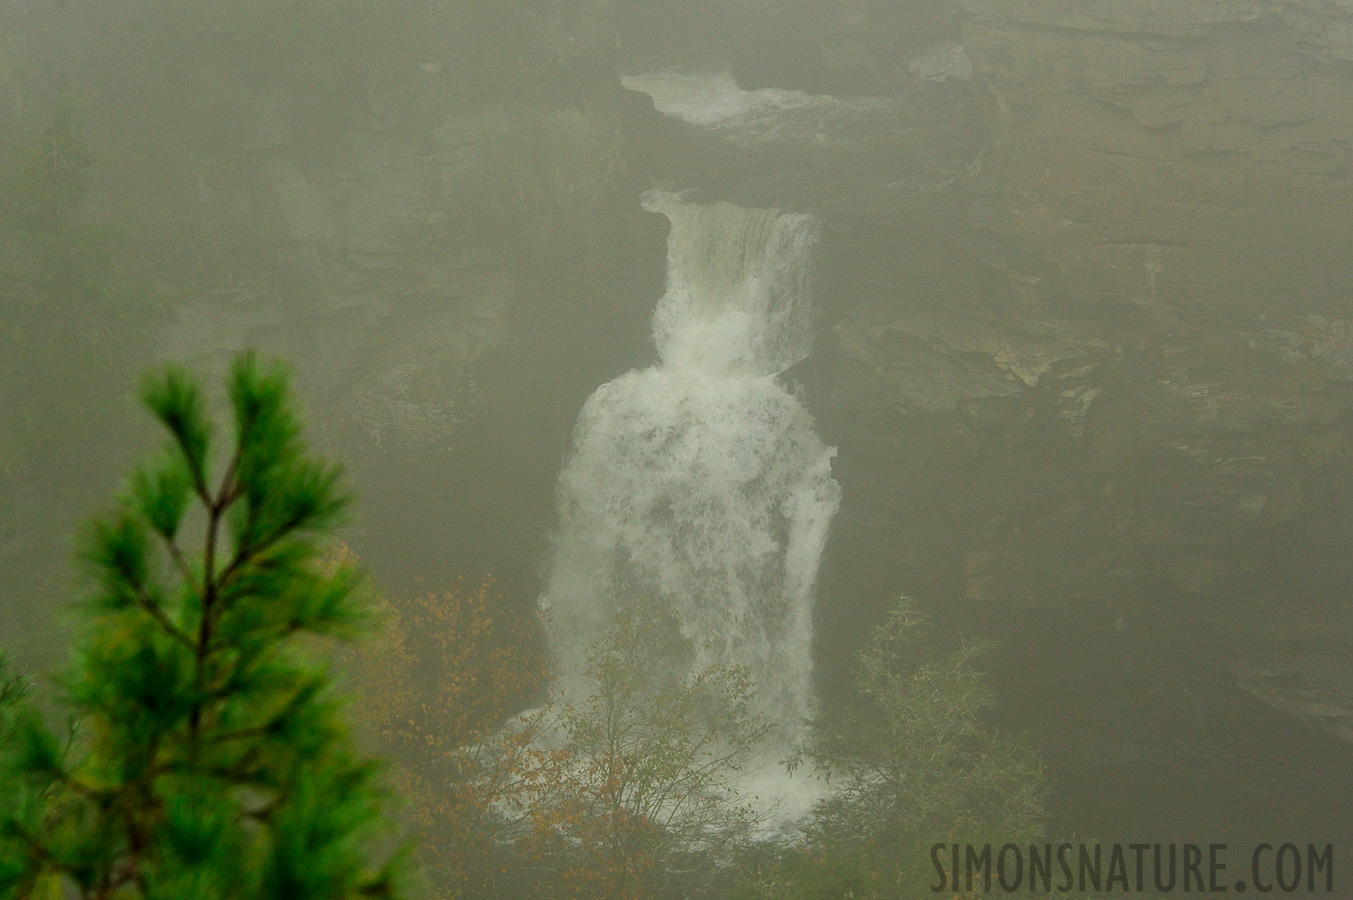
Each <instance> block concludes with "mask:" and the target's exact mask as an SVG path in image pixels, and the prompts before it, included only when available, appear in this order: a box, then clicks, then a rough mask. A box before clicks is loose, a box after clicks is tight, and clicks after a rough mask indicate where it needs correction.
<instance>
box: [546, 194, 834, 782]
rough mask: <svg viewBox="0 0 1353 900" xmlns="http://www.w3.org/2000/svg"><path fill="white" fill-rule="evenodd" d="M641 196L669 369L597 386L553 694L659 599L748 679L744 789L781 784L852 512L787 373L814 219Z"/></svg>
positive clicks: (565, 567)
mask: <svg viewBox="0 0 1353 900" xmlns="http://www.w3.org/2000/svg"><path fill="white" fill-rule="evenodd" d="M644 203H645V206H646V208H648V209H650V210H653V211H657V212H661V213H663V214H665V215H666V216H667V217H668V219H669V220H670V221H671V233H670V237H669V239H668V256H667V286H666V291H665V293H664V295H663V297H662V299H661V300H660V301H659V303H658V307H657V310H656V312H655V314H654V317H653V338H654V341H655V343H656V344H657V348H658V351H659V356H660V362H659V364H658V365H656V366H653V367H652V368H648V369H645V370H643V371H631V372H629V373H627V374H625V375H622V376H620V377H619V378H616V379H615V380H613V381H611V382H609V383H607V384H604V385H602V386H601V387H600V388H598V389H597V390H596V392H595V393H594V394H593V395H592V396H591V397H590V398H589V399H588V401H587V403H586V405H585V406H584V407H583V410H582V412H581V414H580V415H579V419H578V422H577V425H576V427H575V430H574V434H573V448H572V452H571V455H570V457H569V459H568V461H567V463H566V465H565V467H564V470H563V473H562V474H561V476H560V480H559V485H558V503H559V529H558V532H557V534H556V536H555V541H554V546H553V558H552V563H551V569H550V574H549V579H548V583H547V588H546V593H545V596H544V597H543V598H542V606H544V607H546V608H547V609H548V617H547V623H548V624H547V630H548V636H549V641H550V645H551V652H552V654H553V657H554V660H555V663H556V667H557V672H558V675H557V678H556V683H555V688H554V692H555V694H556V696H557V697H559V698H561V699H564V700H569V699H570V698H571V697H572V696H574V695H575V694H576V691H578V690H580V689H581V688H579V686H578V685H579V675H578V673H579V672H580V671H581V668H582V666H583V664H584V660H585V655H586V653H587V650H588V648H589V647H590V646H592V645H593V643H594V642H595V641H597V640H598V639H600V638H601V637H602V636H603V635H604V634H606V632H607V630H608V629H609V628H610V627H611V624H612V621H613V617H614V614H615V612H616V610H617V608H618V606H619V605H620V604H622V603H626V602H629V601H633V600H640V599H641V600H643V601H644V602H649V603H655V604H660V606H661V608H663V609H664V610H665V611H667V612H669V613H670V614H671V616H672V618H673V619H674V620H675V622H676V623H677V624H678V626H679V628H680V630H681V635H682V637H683V638H684V639H685V640H686V641H687V642H688V643H689V645H690V647H691V648H692V650H691V652H692V654H693V658H692V659H691V660H690V665H691V667H692V669H695V668H697V667H704V666H708V665H711V664H713V665H736V666H741V667H744V668H745V669H746V670H747V671H748V672H749V673H750V675H751V678H752V679H753V680H754V681H755V683H756V689H757V693H756V704H757V708H758V712H760V714H761V715H762V716H764V718H765V719H766V720H767V721H768V722H769V723H770V725H771V726H772V740H771V741H770V743H769V746H768V747H767V748H766V750H765V752H764V754H763V756H764V759H763V762H764V765H763V766H762V769H761V770H760V772H759V774H758V773H753V774H751V775H749V776H748V779H749V788H750V789H751V790H754V791H756V792H758V793H763V792H764V791H765V790H766V789H767V788H769V789H770V790H771V791H780V792H781V793H783V792H784V791H785V790H787V789H788V785H787V784H786V783H784V781H783V780H784V778H785V777H786V776H784V775H783V769H782V768H780V767H779V766H778V765H777V761H778V760H780V759H783V758H784V754H785V751H786V750H787V749H788V748H789V747H790V746H791V745H792V744H793V743H794V741H795V739H796V738H797V737H798V735H799V732H800V728H801V723H802V721H803V720H804V719H805V718H806V717H808V716H810V715H811V714H812V712H813V709H814V697H813V689H812V653H811V647H812V633H813V623H812V619H813V595H814V586H815V581H816V578H817V570H818V563H819V559H820V557H821V555H822V550H823V546H824V544H825V542H826V538H827V532H828V529H829V526H830V524H831V521H832V518H833V516H834V515H835V514H836V510H837V507H838V506H839V504H840V488H839V486H838V485H837V483H836V482H835V481H834V480H833V479H832V476H831V459H832V457H833V456H834V455H835V452H836V451H835V448H831V447H827V446H825V445H824V444H823V442H822V440H821V439H820V438H819V437H818V436H817V434H816V433H815V432H814V427H813V420H812V417H811V416H810V415H809V413H808V412H807V410H806V409H804V407H803V406H802V404H801V403H800V402H799V401H798V400H797V399H796V398H795V397H794V396H792V395H791V394H790V393H789V392H787V391H786V390H785V389H784V388H783V387H782V386H781V385H780V384H779V383H778V382H777V380H776V378H775V376H776V375H777V374H778V373H780V372H782V371H783V370H784V369H786V368H788V367H789V366H791V365H793V364H794V363H796V362H798V361H800V360H802V359H803V358H805V357H806V356H807V355H808V353H809V351H810V349H811V324H812V308H811V298H810V294H809V281H810V276H811V264H812V251H813V245H814V243H815V240H816V234H817V225H816V221H815V220H814V219H813V218H812V217H810V216H805V215H793V214H783V213H780V212H779V211H777V210H766V209H743V208H740V207H738V206H734V205H732V204H729V203H714V204H706V205H702V204H695V203H690V202H687V201H685V200H683V199H681V197H680V196H679V195H674V194H670V193H665V192H657V191H651V192H649V193H648V194H646V195H645V196H644ZM763 799H767V798H765V797H764V796H763ZM787 805H788V806H792V805H794V804H793V803H789V804H787Z"/></svg>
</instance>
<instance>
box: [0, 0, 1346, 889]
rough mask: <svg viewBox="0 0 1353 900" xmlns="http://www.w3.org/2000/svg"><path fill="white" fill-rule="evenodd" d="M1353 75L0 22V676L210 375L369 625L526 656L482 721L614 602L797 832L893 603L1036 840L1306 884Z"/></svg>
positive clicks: (772, 35)
mask: <svg viewBox="0 0 1353 900" xmlns="http://www.w3.org/2000/svg"><path fill="white" fill-rule="evenodd" d="M1351 64H1353V9H1350V8H1349V7H1348V5H1347V4H1346V3H1344V2H1341V0H1304V2H1301V3H1291V2H1286V0H1173V2H1171V3H1169V4H1159V3H1154V2H1151V0H1110V2H1104V3H1094V4H1091V3H1078V2H1075V0H1036V2H1028V0H672V2H664V3H657V2H649V0H533V2H525V0H262V2H254V3H247V4H246V3H226V2H217V0H186V2H185V0H177V2H171V0H119V2H111V0H0V649H4V650H7V651H8V652H9V653H10V656H11V658H12V660H13V661H14V663H15V664H16V666H17V667H18V668H19V669H22V670H24V671H31V672H40V671H43V670H46V669H48V668H49V667H51V666H54V665H56V664H58V663H59V662H60V661H61V660H63V659H64V658H65V657H66V653H67V643H68V640H69V637H70V631H69V628H68V618H69V617H68V615H67V614H66V613H65V612H64V610H65V608H66V604H67V601H68V600H69V599H70V598H72V597H73V596H77V595H78V592H79V587H78V583H77V582H76V580H75V579H74V577H73V576H72V572H73V568H72V565H71V553H72V535H74V534H75V532H76V529H77V526H78V525H79V523H80V522H82V521H83V520H85V519H86V518H87V517H88V515H90V514H91V513H92V512H94V511H95V510H97V509H100V508H103V507H105V506H106V505H107V503H108V502H109V501H110V499H111V498H112V497H113V496H114V495H115V494H116V492H117V491H118V490H119V486H120V485H121V484H122V483H123V477H124V475H125V474H126V472H127V471H128V469H129V466H130V465H131V464H132V462H133V461H134V460H135V459H136V458H137V457H138V455H140V454H142V453H143V452H145V451H146V450H147V449H149V448H151V447H153V446H155V445H156V442H157V441H158V437H157V435H156V434H155V431H154V429H153V427H152V426H151V424H150V422H149V419H148V417H147V416H146V415H145V414H144V412H143V411H141V410H139V409H138V407H137V403H136V401H135V386H136V384H137V379H138V378H139V377H140V376H141V373H142V372H144V371H145V370H147V369H149V368H152V367H154V366H156V365H160V364H162V363H165V362H169V361H174V362H179V363H183V364H185V365H187V366H189V367H190V368H192V369H193V370H195V371H198V372H201V373H203V374H204V376H205V377H206V380H207V382H208V383H211V384H216V383H218V382H219V377H218V376H219V375H220V373H221V372H223V371H224V370H225V368H226V367H227V365H228V363H229V360H230V359H231V358H232V357H234V355H235V354H236V353H237V352H238V351H240V350H242V349H244V348H256V349H257V350H259V351H260V352H262V353H264V354H266V355H270V356H278V357H281V358H283V359H285V360H287V361H288V362H289V363H290V364H291V366H292V367H293V369H294V372H295V379H296V385H297V389H298V392H299V394H300V397H301V399H302V401H303V405H304V409H305V412H306V417H307V423H308V435H309V437H310V439H311V440H312V441H313V443H314V445H315V446H316V447H317V448H318V449H319V450H320V451H322V452H323V453H324V454H326V455H327V456H329V457H331V458H333V459H336V460H339V461H341V462H342V463H343V464H344V465H345V467H346V469H347V472H348V477H349V479H350V482H351V484H352V486H353V489H354V491H355V493H356V494H357V496H358V503H357V507H356V511H355V513H354V516H353V523H352V524H351V525H350V526H348V527H347V529H346V530H345V532H344V534H343V540H344V542H345V543H346V545H347V546H348V547H350V548H351V550H352V552H353V553H354V554H355V555H356V557H357V558H358V559H360V560H361V562H362V564H363V565H365V566H366V567H367V569H368V570H369V571H370V573H371V576H372V578H373V581H374V583H375V585H376V586H377V588H378V590H379V593H380V594H381V595H382V596H384V597H386V598H390V599H391V601H392V602H396V605H398V602H399V601H398V598H406V599H407V598H409V597H413V596H419V595H423V594H426V593H428V592H433V593H440V592H442V591H443V590H449V589H452V588H453V586H455V585H457V584H462V583H464V582H466V581H468V582H470V583H475V584H477V583H479V580H480V579H481V578H483V577H485V576H491V577H492V578H493V579H494V587H493V595H492V598H491V604H492V610H493V614H494V615H495V616H499V617H501V619H502V621H504V622H506V621H512V622H522V623H528V624H525V625H523V626H522V628H521V629H519V630H518V631H515V632H513V634H514V635H515V637H514V638H513V640H515V641H517V642H518V644H519V645H518V646H517V647H516V650H518V651H521V652H524V653H528V654H530V655H532V656H535V657H539V658H541V659H545V660H548V664H547V666H546V668H547V670H548V671H550V672H551V675H550V677H549V678H547V679H546V682H545V683H544V684H543V685H540V686H536V687H535V688H530V689H522V688H521V686H520V685H518V686H517V687H516V688H514V689H513V690H514V691H516V693H513V694H512V702H511V704H510V705H511V706H512V708H511V709H508V710H505V711H504V715H502V716H499V717H498V718H499V719H502V720H506V717H507V716H508V715H513V714H516V713H519V712H522V711H523V710H527V709H529V708H539V707H541V706H542V705H544V704H548V703H550V702H551V701H553V702H554V703H556V704H562V703H565V702H576V703H577V704H578V705H579V706H582V705H585V698H586V693H587V688H586V685H585V684H584V682H583V681H580V680H578V675H577V673H578V672H580V671H583V669H584V667H585V665H586V663H585V660H586V659H587V654H588V652H589V648H591V647H593V646H594V644H595V642H596V641H598V640H601V639H603V638H604V637H605V635H606V634H608V633H609V631H610V629H611V628H612V627H613V625H614V622H615V617H616V611H617V610H618V609H620V608H621V607H623V606H624V605H625V604H626V603H627V602H630V601H635V600H640V599H642V600H643V601H644V602H650V603H657V604H659V605H660V606H661V610H662V612H661V613H654V614H653V615H654V616H655V617H656V618H658V619H663V621H666V619H665V618H663V617H665V616H670V617H671V619H672V622H673V623H674V624H673V628H674V629H675V630H676V631H678V632H679V633H680V635H681V639H682V640H683V641H685V642H686V645H685V646H686V650H685V651H683V654H679V655H678V656H679V658H678V659H677V660H676V661H675V662H670V663H666V665H669V666H670V667H675V668H672V669H671V672H673V673H675V674H674V675H673V677H676V675H679V674H680V673H682V672H686V671H690V672H697V671H701V670H702V669H705V668H710V669H711V670H714V669H719V667H734V668H736V669H737V671H739V672H745V673H747V674H748V675H749V677H750V678H751V681H752V683H753V685H754V688H755V692H754V694H753V700H752V703H751V707H750V709H751V710H752V711H753V712H755V713H756V714H757V715H758V716H761V717H763V718H764V719H765V721H766V722H768V723H769V729H770V733H771V734H772V738H771V739H770V741H769V742H768V743H767V745H766V748H765V749H763V750H761V751H759V755H756V756H755V762H754V764H753V765H751V766H750V768H749V770H748V772H747V773H744V776H743V777H742V779H741V780H740V781H736V783H737V784H738V785H740V789H745V790H746V791H748V792H750V793H753V794H756V795H758V796H759V797H760V798H761V800H769V799H770V798H778V800H779V805H776V804H775V803H767V804H766V805H765V806H764V810H769V811H770V812H769V813H768V818H769V819H770V820H771V821H773V823H774V825H775V827H777V828H779V829H781V832H780V833H781V834H788V833H792V832H793V829H794V828H795V827H796V826H795V823H796V822H798V821H801V820H802V817H803V816H804V814H805V811H806V810H807V808H808V807H809V805H810V804H811V803H813V802H815V801H820V800H822V798H824V797H826V796H828V795H829V794H830V792H831V787H830V785H829V784H828V783H827V782H825V781H824V782H822V783H818V782H816V781H814V780H813V778H812V776H811V775H808V774H805V773H802V772H801V773H798V774H796V775H795V776H793V778H791V777H790V776H789V775H788V774H787V773H785V772H784V771H783V767H782V766H781V765H780V763H781V761H782V760H784V759H786V758H787V757H788V756H789V755H790V754H792V752H793V750H794V747H795V746H796V745H798V744H799V743H800V742H802V741H803V740H805V739H806V736H807V734H808V731H807V730H805V729H806V728H807V726H806V725H805V722H807V721H809V720H812V718H813V717H814V716H816V715H819V714H828V713H830V712H831V711H832V710H835V709H853V708H854V707H855V706H856V705H858V703H859V702H860V701H859V697H858V696H857V693H856V685H857V682H856V681H855V677H856V676H855V673H856V672H857V670H858V668H859V665H858V660H859V653H860V651H861V650H862V649H863V648H864V647H865V646H866V644H867V641H868V638H869V635H870V633H871V629H874V628H876V627H877V626H879V625H881V624H882V623H883V622H884V621H885V619H886V618H887V615H888V610H889V608H890V604H892V603H893V602H894V601H896V600H897V599H898V598H899V597H902V596H906V597H909V598H911V599H912V600H913V601H915V603H916V605H917V608H918V609H919V610H921V611H923V613H924V614H925V615H926V616H928V617H929V618H930V619H931V620H933V628H931V630H930V631H928V632H927V633H926V635H925V637H924V639H923V640H924V643H925V646H926V647H927V648H928V649H929V651H930V652H932V653H935V654H944V653H947V652H950V651H952V650H954V649H955V648H959V647H961V646H963V641H965V640H966V641H982V640H990V641H992V642H993V645H994V646H993V647H992V649H991V651H990V652H989V653H988V654H987V655H986V656H984V657H981V658H980V660H979V661H978V662H977V664H976V665H977V668H978V669H980V670H981V671H982V672H984V673H985V674H986V678H987V684H989V686H990V688H991V690H992V692H993V698H994V702H993V703H992V705H991V706H990V707H989V708H987V709H985V710H984V711H983V712H982V721H983V722H984V723H985V724H986V725H988V726H990V727H992V728H996V729H1000V730H1001V731H1002V732H1008V733H1024V734H1027V736H1028V741H1029V744H1030V746H1031V747H1032V748H1033V750H1034V751H1036V753H1037V754H1038V757H1039V758H1040V759H1041V760H1042V765H1043V767H1044V769H1045V771H1046V775H1047V795H1046V799H1045V801H1044V806H1045V811H1046V815H1045V816H1044V817H1043V819H1042V825H1041V831H1040V834H1042V835H1043V837H1044V838H1045V839H1047V840H1050V841H1052V842H1054V844H1055V843H1057V842H1059V841H1062V840H1068V841H1072V842H1077V841H1080V842H1084V841H1087V840H1097V841H1101V842H1105V843H1110V842H1120V843H1123V844H1126V843H1128V842H1131V841H1137V842H1146V843H1156V844H1159V843H1169V842H1179V843H1193V844H1200V845H1204V844H1211V843H1228V844H1230V845H1232V846H1234V847H1239V848H1246V849H1244V850H1243V851H1240V850H1238V851H1236V857H1235V859H1236V861H1235V862H1233V863H1232V869H1231V871H1232V872H1233V873H1234V872H1235V871H1240V870H1245V872H1246V874H1247V875H1248V868H1249V864H1248V853H1249V850H1248V848H1250V847H1253V846H1255V845H1257V844H1259V843H1260V842H1265V841H1267V842H1271V843H1273V844H1274V845H1275V846H1276V845H1279V844H1283V843H1293V844H1299V845H1300V846H1301V847H1303V848H1304V847H1305V846H1306V845H1307V843H1310V844H1314V845H1317V846H1321V847H1323V846H1324V845H1326V844H1333V845H1334V848H1335V855H1336V856H1340V855H1342V854H1344V853H1346V852H1347V848H1353V776H1351V775H1350V773H1353V553H1350V541H1351V540H1353V180H1351V179H1350V172H1353V156H1351V154H1353V65H1351ZM542 609H543V610H544V611H545V612H546V615H545V617H544V618H543V619H540V618H539V617H538V615H537V614H538V612H539V611H541V610H542ZM410 621H412V620H410ZM656 666H657V661H655V667H656ZM419 671H422V672H424V676H423V677H424V678H425V679H432V678H433V676H429V675H426V672H428V671H438V672H439V671H441V670H440V669H421V670H419ZM360 685H361V683H360V682H358V687H357V688H356V690H358V691H359V692H360V691H361V689H362V688H361V686H360ZM427 686H428V685H425V687H427ZM431 687H432V688H434V689H435V687H436V686H435V685H431ZM486 690H487V688H486ZM504 690H505V691H506V690H507V689H506V688H504ZM509 693H511V692H509ZM503 724H504V722H503V721H494V722H493V727H494V728H497V727H499V726H501V725H503ZM376 749H377V750H380V748H379V747H377V748H376ZM794 779H798V780H797V781H795V780H794ZM904 815H905V814H904ZM439 839H440V838H438V837H437V836H436V832H435V830H434V832H432V833H431V834H430V835H429V836H428V837H426V838H425V842H435V841H437V840H439ZM949 839H950V838H949V836H948V835H947V834H946V833H939V832H937V833H936V836H935V837H934V841H937V842H945V841H947V840H949ZM1009 839H1010V840H1012V841H1022V840H1024V836H1023V834H1022V833H1020V834H1013V833H1012V836H1011V837H1010V838H1009ZM994 841H995V842H996V843H998V844H999V843H1001V842H1002V838H1001V837H1000V836H999V835H997V836H996V838H995V839H994ZM928 845H929V842H927V846H928ZM702 852H703V851H702ZM1303 852H1304V851H1303ZM1343 868H1346V865H1345V864H1344V863H1343V862H1342V860H1341V861H1340V865H1339V866H1336V872H1338V873H1339V875H1338V877H1339V879H1340V880H1341V881H1344V880H1346V876H1345V875H1344V874H1343V871H1342V869H1343ZM533 877H534V876H533ZM729 878H732V876H729ZM734 880H736V879H734ZM1228 883H1229V882H1228ZM730 884H732V881H726V883H723V882H721V883H720V884H719V885H716V886H714V887H709V886H708V885H706V886H704V887H702V888H701V889H700V891H696V890H695V889H694V888H690V889H689V890H690V891H691V893H690V894H689V896H732V895H733V894H732V893H731V891H732V890H733V888H732V887H730V886H729V885H730ZM926 887H927V885H925V884H918V885H916V890H917V892H918V896H919V895H920V894H922V893H924V892H925V889H926ZM514 889H515V888H514ZM542 890H543V888H542ZM674 890H675V888H674ZM682 890H686V888H682ZM701 891H702V892H703V893H701ZM472 895H473V894H472ZM505 895H510V894H505ZM543 895H544V894H542V896H543ZM485 896H488V894H485ZM737 896H740V897H751V896H757V897H760V896H772V894H752V893H741V894H737ZM781 896H785V897H789V896H794V897H799V896H804V897H807V896H824V897H825V896H828V894H826V893H823V894H809V893H798V894H790V893H784V894H782V895H781ZM908 896H910V895H908Z"/></svg>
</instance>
